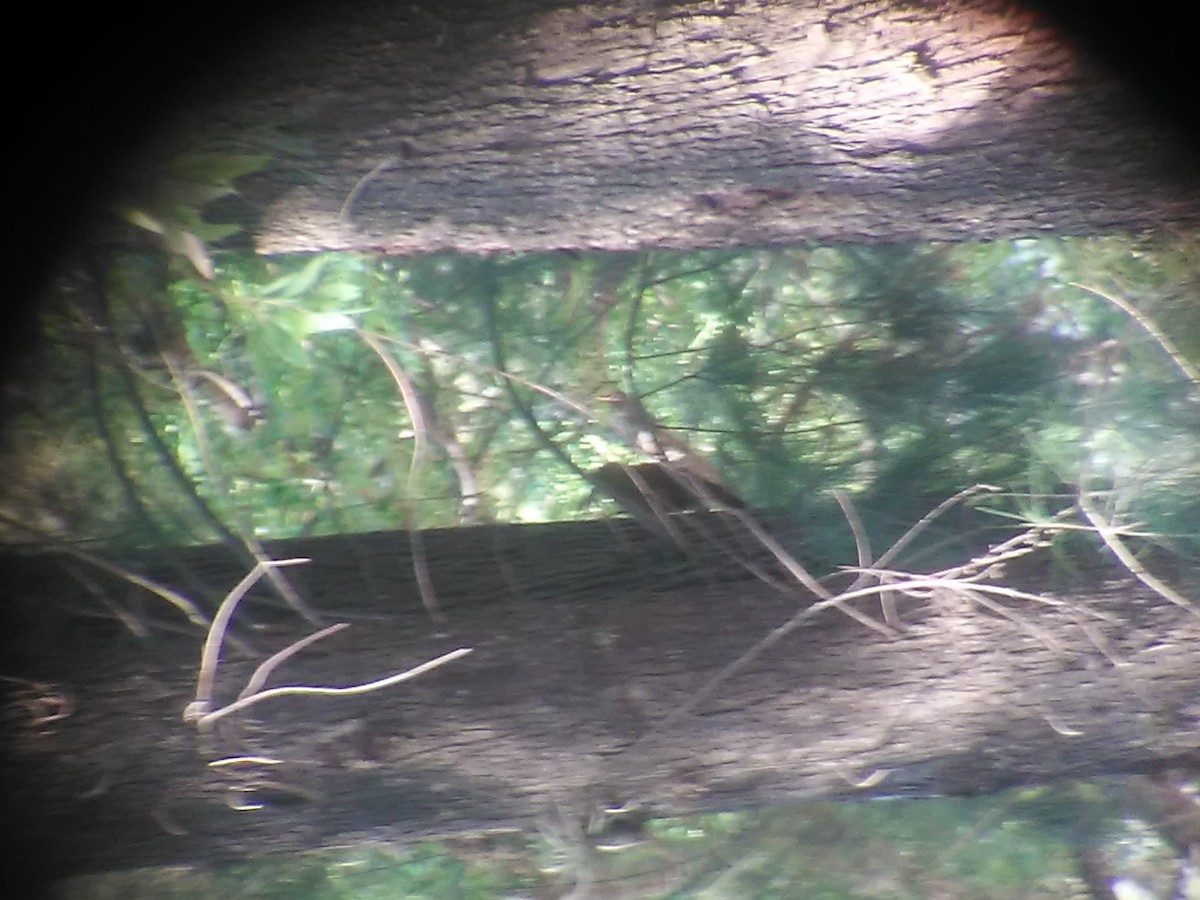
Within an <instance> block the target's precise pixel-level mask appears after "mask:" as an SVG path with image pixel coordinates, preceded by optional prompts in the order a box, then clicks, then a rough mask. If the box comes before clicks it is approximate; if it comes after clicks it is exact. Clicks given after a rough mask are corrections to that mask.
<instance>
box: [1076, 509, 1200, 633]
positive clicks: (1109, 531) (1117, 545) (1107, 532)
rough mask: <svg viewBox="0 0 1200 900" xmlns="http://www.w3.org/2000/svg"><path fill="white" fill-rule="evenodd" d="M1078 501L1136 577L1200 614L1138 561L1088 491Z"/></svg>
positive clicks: (1193, 612) (1104, 539)
mask: <svg viewBox="0 0 1200 900" xmlns="http://www.w3.org/2000/svg"><path fill="white" fill-rule="evenodd" d="M1076 502H1078V504H1079V508H1080V509H1081V510H1082V511H1083V514H1084V516H1086V517H1087V520H1088V521H1089V522H1091V523H1092V526H1093V527H1094V528H1095V529H1096V534H1098V535H1100V540H1102V541H1104V543H1105V544H1106V545H1107V546H1108V549H1109V550H1111V551H1112V552H1113V556H1115V557H1116V558H1117V559H1118V560H1119V561H1120V563H1121V565H1123V566H1124V567H1125V568H1126V569H1128V570H1129V572H1130V574H1132V575H1133V577H1134V578H1136V579H1137V580H1138V581H1140V582H1141V583H1142V584H1144V585H1146V587H1148V588H1150V590H1152V591H1154V593H1156V594H1158V595H1159V596H1160V597H1162V598H1163V599H1164V600H1168V601H1170V602H1171V603H1174V604H1175V605H1176V606H1178V607H1181V608H1182V609H1185V610H1187V611H1188V612H1190V613H1191V614H1192V615H1194V616H1200V610H1198V609H1197V608H1196V606H1195V604H1193V603H1192V601H1190V600H1188V599H1187V597H1184V596H1183V595H1182V594H1180V593H1179V592H1178V591H1176V590H1175V589H1174V588H1173V587H1171V586H1170V585H1169V584H1167V583H1166V582H1165V581H1162V580H1160V579H1158V578H1156V577H1155V576H1153V575H1151V574H1150V573H1149V572H1148V571H1147V570H1146V567H1145V566H1143V565H1142V564H1141V563H1140V562H1139V561H1138V558H1137V557H1136V556H1134V555H1133V553H1132V551H1130V549H1129V548H1128V547H1126V546H1125V542H1124V541H1122V540H1121V538H1120V536H1119V532H1120V529H1119V528H1117V527H1114V526H1113V525H1112V524H1111V523H1109V522H1108V521H1106V520H1105V519H1104V518H1103V517H1102V516H1101V515H1100V513H1099V512H1097V511H1096V508H1095V507H1094V506H1092V504H1091V501H1089V500H1088V499H1087V496H1086V492H1084V491H1080V492H1079V496H1078V497H1077V498H1076Z"/></svg>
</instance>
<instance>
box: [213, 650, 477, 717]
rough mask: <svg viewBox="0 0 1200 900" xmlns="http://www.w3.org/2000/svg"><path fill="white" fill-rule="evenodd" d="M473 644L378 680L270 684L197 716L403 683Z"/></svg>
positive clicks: (228, 712)
mask: <svg viewBox="0 0 1200 900" xmlns="http://www.w3.org/2000/svg"><path fill="white" fill-rule="evenodd" d="M473 650H474V648H472V647H460V648H459V649H457V650H451V651H450V652H449V653H444V654H442V655H441V656H439V657H437V658H436V659H431V660H430V661H429V662H425V663H421V664H420V665H419V666H413V668H411V669H409V670H407V671H405V672H401V673H399V674H397V675H389V676H388V677H387V678H381V679H379V680H378V681H368V682H366V683H365V684H354V685H350V686H349V687H323V686H307V685H288V686H287V687H277V688H271V689H270V690H268V691H262V692H261V693H258V694H254V695H252V696H249V697H244V698H242V699H240V700H237V701H235V702H233V703H230V704H229V705H228V706H223V707H221V708H220V709H216V710H213V711H212V712H206V713H203V714H202V715H200V716H199V717H198V718H197V722H198V724H200V725H202V726H203V725H210V724H212V723H213V722H215V721H216V720H217V719H223V718H224V717H225V716H228V715H231V714H233V713H235V712H240V711H241V710H243V709H246V708H247V707H249V706H253V705H254V704H256V703H261V702H262V701H263V700H271V699H273V698H275V697H287V696H296V695H317V696H326V697H327V696H349V695H354V694H367V693H370V692H371V691H378V690H381V689H382V688H385V687H391V686H392V685H393V684H400V683H401V682H404V681H409V680H410V679H413V678H416V677H417V676H418V675H423V674H425V673H426V672H428V671H429V670H431V669H436V668H437V667H438V666H442V665H445V664H446V663H448V662H450V661H452V660H455V659H458V658H459V657H462V656H466V655H467V654H468V653H471V652H473Z"/></svg>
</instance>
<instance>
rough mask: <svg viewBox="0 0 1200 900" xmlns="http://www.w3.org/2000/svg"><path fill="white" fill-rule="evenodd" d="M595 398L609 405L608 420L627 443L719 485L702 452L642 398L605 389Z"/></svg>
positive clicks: (716, 474) (713, 468) (715, 473)
mask: <svg viewBox="0 0 1200 900" xmlns="http://www.w3.org/2000/svg"><path fill="white" fill-rule="evenodd" d="M599 400H600V401H601V402H602V403H605V404H607V406H608V408H609V417H608V418H609V424H610V425H611V426H612V429H613V430H614V431H615V432H616V433H617V434H618V435H620V436H621V437H622V438H623V439H624V440H625V441H626V442H627V443H629V444H630V445H631V446H632V447H634V448H635V449H637V450H640V451H641V452H642V453H644V454H646V456H649V457H651V458H652V459H654V460H657V461H658V462H660V463H668V464H670V465H671V466H673V467H675V468H678V469H683V470H685V471H687V472H688V473H690V474H692V475H695V476H697V477H699V478H700V479H702V480H703V481H705V482H709V483H711V484H715V485H719V484H720V483H721V476H720V474H719V473H718V472H717V469H716V467H715V466H714V465H713V464H712V463H711V462H709V461H708V460H707V459H705V458H704V456H703V455H701V454H700V453H698V452H697V451H696V450H694V449H692V447H691V446H690V445H689V444H688V443H687V442H686V441H685V440H683V438H681V437H679V436H678V435H675V434H673V433H672V432H671V430H670V429H668V428H667V427H666V426H664V425H663V424H662V423H660V422H659V421H658V420H657V419H655V418H654V416H652V415H651V414H650V413H649V411H647V409H646V407H645V406H643V405H642V401H641V400H640V399H638V398H637V397H631V396H629V395H628V394H626V393H625V392H624V391H617V390H614V391H609V392H608V393H606V394H603V395H601V396H600V398H599Z"/></svg>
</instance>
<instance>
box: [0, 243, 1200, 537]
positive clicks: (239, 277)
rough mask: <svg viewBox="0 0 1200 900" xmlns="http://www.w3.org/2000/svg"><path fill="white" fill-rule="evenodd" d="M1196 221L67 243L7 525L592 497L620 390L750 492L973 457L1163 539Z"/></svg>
mask: <svg viewBox="0 0 1200 900" xmlns="http://www.w3.org/2000/svg"><path fill="white" fill-rule="evenodd" d="M1196 252H1197V248H1196V245H1195V243H1194V241H1188V240H1180V241H1177V242H1175V243H1174V244H1173V245H1170V246H1166V245H1163V244H1161V243H1160V244H1158V245H1154V244H1150V243H1147V242H1139V241H1134V240H1130V239H1122V238H1106V239H1066V238H1062V239H1049V238H1043V239H1029V240H1017V241H1010V242H994V243H986V244H974V245H970V244H966V245H902V246H879V247H862V246H809V247H797V248H791V249H774V250H767V249H745V250H738V251H699V252H692V253H666V252H646V253H629V254H585V253H560V254H544V255H525V256H508V257H505V256H498V257H487V258H484V257H468V256H454V255H437V256H428V257H418V258H379V257H374V256H369V255H364V254H350V253H325V254H316V255H296V256H284V257H272V258H261V257H256V256H253V255H248V254H245V253H239V252H233V251H229V252H218V253H215V254H213V256H212V260H211V267H212V270H211V272H209V273H206V274H210V275H211V277H204V275H202V274H201V273H199V272H197V271H196V266H195V264H194V256H193V257H192V261H189V258H188V257H186V256H185V255H179V254H177V255H172V256H165V255H163V254H160V253H157V252H128V253H121V254H117V255H113V256H111V257H105V258H101V257H99V256H97V257H94V258H93V262H92V264H91V265H90V266H89V267H88V268H87V269H86V271H84V272H81V273H80V274H79V275H77V276H75V277H74V278H72V279H67V280H64V282H63V285H62V291H61V294H60V296H59V297H58V298H57V300H56V301H55V302H54V303H53V304H52V305H51V306H50V307H49V309H48V310H47V313H46V316H45V320H44V329H45V333H46V335H47V342H46V345H45V347H44V359H43V361H42V362H40V364H39V365H38V370H39V371H40V372H45V373H49V376H50V377H47V378H45V379H43V380H41V381H40V383H36V384H33V383H31V384H28V385H26V387H25V388H24V391H25V393H24V394H13V395H11V396H10V409H12V410H15V411H16V412H17V413H18V414H17V415H15V416H11V417H10V418H11V420H12V427H10V429H9V432H8V434H7V435H6V439H7V447H6V450H5V468H6V471H7V472H8V473H9V478H8V479H7V480H6V484H5V487H4V489H3V507H2V509H3V515H4V521H5V523H6V530H5V533H6V535H7V538H8V540H10V541H15V542H18V543H20V542H25V541H29V540H34V539H36V540H42V539H46V538H54V539H57V540H69V541H74V540H88V541H94V542H100V543H101V544H105V545H109V546H112V547H114V548H116V547H125V548H133V547H136V546H147V545H152V544H161V543H163V542H173V543H194V542H206V541H211V540H214V539H217V538H219V537H220V536H221V534H220V532H221V531H222V530H224V529H231V530H233V531H234V532H237V533H239V534H243V535H245V536H247V537H252V538H255V539H262V538H282V537H294V536H302V535H314V534H329V533H347V532H355V531H369V530H379V529H389V528H409V527H420V528H432V527H446V526H453V525H458V524H472V523H485V522H531V521H549V520H568V519H574V518H588V517H595V516H597V515H607V514H614V513H618V512H620V508H619V507H617V506H615V505H614V503H613V500H612V497H611V496H605V493H604V491H603V490H602V489H601V490H597V485H596V483H595V480H594V479H592V480H590V481H589V480H588V473H594V472H596V471H597V470H598V469H599V467H601V466H602V465H603V464H605V463H609V462H618V463H630V462H635V461H636V460H637V459H638V458H639V453H638V449H637V447H636V446H632V445H631V444H630V443H629V442H628V441H626V440H623V439H622V435H621V432H620V429H619V427H615V425H616V424H617V423H614V421H613V418H614V412H613V409H612V408H611V405H610V404H608V403H606V402H604V399H603V398H604V397H605V395H607V394H610V393H612V392H613V391H614V390H619V391H623V392H624V393H626V394H628V395H630V396H634V397H637V398H640V402H641V404H642V406H643V408H644V409H645V410H648V411H649V412H650V413H651V414H652V415H653V417H654V418H655V419H657V420H658V421H659V422H660V423H663V424H664V425H665V426H667V427H669V428H670V429H671V430H672V431H673V432H674V433H675V434H678V435H680V436H681V437H682V438H684V439H685V440H686V441H687V442H688V444H689V445H690V446H691V447H693V448H695V451H696V452H697V453H698V454H699V455H702V456H703V457H704V458H706V459H707V460H708V461H709V462H710V463H711V464H712V465H713V466H714V467H715V469H716V471H717V472H719V473H720V477H721V480H722V482H723V483H724V484H726V485H728V486H729V487H730V488H731V489H732V490H733V491H735V492H736V494H737V495H738V496H740V497H741V498H743V499H744V501H745V502H746V503H747V504H749V505H750V506H751V507H754V508H758V509H763V510H771V511H773V512H776V513H782V514H785V515H788V516H794V517H797V518H800V519H805V520H814V519H819V520H821V521H823V522H824V521H827V520H830V519H834V520H836V519H837V518H838V516H837V514H836V513H834V514H833V515H832V516H829V515H827V513H828V511H829V509H830V503H831V501H830V496H831V494H830V492H831V491H833V490H841V491H844V492H847V493H848V494H849V495H850V496H851V497H853V498H854V499H855V501H856V502H858V503H861V504H863V505H864V507H865V508H867V509H870V510H875V511H876V512H877V513H878V514H879V516H880V518H879V520H878V521H877V522H876V523H875V524H876V527H879V528H883V529H884V534H885V535H886V534H887V533H888V530H887V529H888V527H887V525H886V523H887V522H888V521H892V522H893V523H894V526H895V527H898V526H899V524H900V522H901V521H903V520H906V519H907V520H911V519H913V518H915V517H917V516H919V515H920V514H921V513H922V511H923V510H924V509H925V508H927V507H928V506H929V505H930V504H932V503H936V502H938V500H940V499H943V498H945V497H947V496H949V495H951V494H953V493H954V492H956V491H959V490H962V489H963V488H966V487H969V486H971V485H974V484H978V483H987V484H990V485H994V486H996V487H999V488H1001V489H1003V491H1004V492H1006V493H1007V494H1008V495H1009V499H1008V502H1007V504H1001V505H1005V506H1006V508H1007V511H1008V513H1010V514H1013V515H1024V516H1030V517H1036V516H1039V515H1045V514H1047V513H1048V512H1053V511H1055V510H1056V509H1058V508H1060V507H1061V506H1062V505H1063V504H1064V503H1066V504H1067V505H1069V504H1070V503H1071V502H1072V496H1073V495H1074V493H1076V492H1078V491H1080V490H1083V491H1087V492H1092V493H1095V494H1096V496H1097V497H1101V498H1103V503H1102V504H1101V505H1102V506H1104V507H1105V508H1106V509H1108V510H1110V512H1111V514H1112V515H1113V516H1114V517H1116V518H1120V519H1121V520H1122V521H1123V522H1125V523H1130V522H1133V521H1134V520H1136V521H1137V522H1138V523H1139V525H1138V527H1139V528H1142V529H1144V530H1145V532H1146V533H1147V534H1151V533H1152V534H1154V535H1156V538H1155V539H1156V540H1160V541H1165V542H1170V543H1172V544H1175V545H1178V546H1182V545H1184V544H1187V543H1188V542H1189V539H1190V537H1191V536H1192V535H1194V534H1195V533H1196V531H1197V528H1196V527H1195V526H1196V522H1197V520H1196V512H1197V510H1196V504H1195V502H1194V498H1195V497H1197V496H1200V490H1198V489H1197V487H1198V483H1197V479H1198V476H1200V459H1198V454H1200V444H1198V442H1197V441H1196V428H1197V418H1196V406H1195V404H1196V402H1197V391H1198V390H1200V386H1198V384H1197V382H1196V378H1195V374H1196V373H1195V366H1194V364H1192V363H1189V362H1188V361H1187V360H1188V359H1189V358H1190V357H1192V356H1194V354H1195V353H1196V347H1197V343H1198V342H1200V337H1197V335H1198V334H1200V322H1197V315H1198V313H1197V308H1196V306H1195V304H1194V302H1193V301H1192V299H1191V297H1192V291H1194V284H1193V279H1194V277H1195V276H1194V271H1195V254H1196ZM205 259H206V260H207V256H206V257H205ZM1168 335H1169V337H1168ZM601 488H603V485H601ZM1056 498H1057V499H1056ZM816 532H817V533H818V534H824V533H825V532H828V533H827V534H824V539H826V540H830V541H833V542H834V543H835V544H837V542H838V541H843V542H844V541H845V540H848V534H847V532H846V529H845V527H844V523H841V522H837V521H832V522H831V523H830V525H829V527H828V528H825V529H822V528H817V529H816ZM825 549H826V551H827V552H829V553H832V554H833V555H834V556H838V555H839V554H840V551H838V550H835V549H834V548H833V547H829V548H825ZM843 549H844V548H843Z"/></svg>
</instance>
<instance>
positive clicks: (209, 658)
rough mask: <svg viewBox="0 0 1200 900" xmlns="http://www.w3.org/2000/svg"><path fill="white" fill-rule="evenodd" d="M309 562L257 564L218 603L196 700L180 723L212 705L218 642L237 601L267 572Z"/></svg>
mask: <svg viewBox="0 0 1200 900" xmlns="http://www.w3.org/2000/svg"><path fill="white" fill-rule="evenodd" d="M309 561H310V560H308V559H304V558H298V559H280V560H267V561H265V562H259V563H258V564H257V565H255V567H254V568H253V569H251V570H250V572H249V573H248V574H247V575H246V577H245V578H243V579H242V580H241V581H239V582H238V583H237V584H236V585H235V586H234V588H233V590H231V591H230V592H229V593H228V594H226V595H225V599H224V600H222V601H221V606H220V608H219V609H218V610H217V614H216V616H215V617H213V621H212V625H210V626H209V629H208V636H207V637H206V638H205V641H204V649H203V650H201V652H200V673H199V674H198V675H197V676H196V699H195V700H193V701H192V702H191V703H189V704H188V705H187V707H186V708H185V709H184V711H183V718H184V721H188V722H192V721H197V720H200V719H202V718H203V716H204V715H205V714H206V713H207V712H208V710H209V708H210V706H211V705H212V692H213V683H214V682H215V680H216V677H217V662H218V660H219V659H220V656H221V642H222V641H223V640H224V638H225V629H226V628H227V627H228V626H229V620H230V619H231V618H232V617H233V613H234V611H235V610H236V609H237V605H238V603H240V602H241V600H242V598H243V597H244V596H246V593H247V592H248V591H249V590H250V588H252V587H254V584H255V582H257V581H258V579H259V578H261V577H262V575H263V573H264V572H266V571H267V570H268V569H270V568H276V567H282V566H294V565H299V564H300V563H306V562H309Z"/></svg>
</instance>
